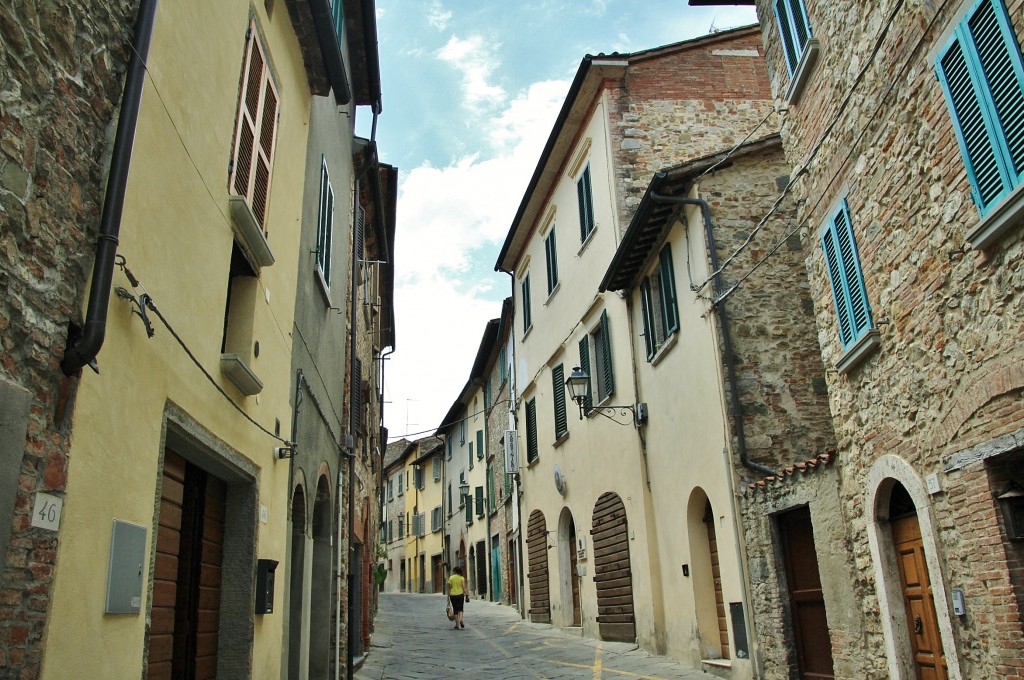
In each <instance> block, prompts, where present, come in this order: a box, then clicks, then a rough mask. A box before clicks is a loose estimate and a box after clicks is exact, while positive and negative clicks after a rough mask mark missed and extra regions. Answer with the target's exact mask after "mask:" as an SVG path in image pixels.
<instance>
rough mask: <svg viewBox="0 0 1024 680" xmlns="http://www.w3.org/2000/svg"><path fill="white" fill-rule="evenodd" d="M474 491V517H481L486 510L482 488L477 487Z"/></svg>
mask: <svg viewBox="0 0 1024 680" xmlns="http://www.w3.org/2000/svg"><path fill="white" fill-rule="evenodd" d="M474 491H475V496H476V499H475V503H476V516H477V517H483V516H484V512H485V511H486V508H485V507H484V487H482V486H478V487H476V489H474Z"/></svg>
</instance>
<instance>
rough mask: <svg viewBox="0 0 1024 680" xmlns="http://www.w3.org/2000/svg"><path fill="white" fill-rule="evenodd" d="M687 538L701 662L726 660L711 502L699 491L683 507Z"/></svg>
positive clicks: (726, 627) (726, 632)
mask: <svg viewBox="0 0 1024 680" xmlns="http://www.w3.org/2000/svg"><path fill="white" fill-rule="evenodd" d="M686 519H687V535H688V536H689V539H690V574H691V582H692V584H693V601H694V605H695V609H696V611H695V612H694V613H695V615H696V618H697V630H698V631H699V633H700V643H701V655H702V656H703V658H705V659H728V658H729V624H728V621H727V619H726V613H725V596H724V595H723V591H722V570H721V565H720V564H719V557H718V532H717V530H716V528H715V513H714V510H713V509H712V507H711V501H709V500H708V497H707V495H706V494H705V493H704V490H703V489H699V488H698V489H694V490H693V492H692V493H691V494H690V501H689V503H688V504H687V511H686Z"/></svg>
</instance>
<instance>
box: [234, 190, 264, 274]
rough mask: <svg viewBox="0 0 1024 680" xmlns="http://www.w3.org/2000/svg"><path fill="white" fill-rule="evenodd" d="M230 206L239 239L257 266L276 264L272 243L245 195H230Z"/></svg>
mask: <svg viewBox="0 0 1024 680" xmlns="http://www.w3.org/2000/svg"><path fill="white" fill-rule="evenodd" d="M228 208H229V209H230V212H231V224H232V226H233V231H234V232H235V234H236V235H237V236H238V240H239V241H240V242H241V244H242V245H243V246H244V248H245V251H246V253H247V254H248V255H249V256H250V257H251V258H252V259H253V262H254V263H255V264H256V265H257V266H262V267H269V266H270V265H272V264H274V254H273V253H272V252H270V244H268V243H267V238H266V236H264V234H263V229H261V228H260V225H259V223H258V222H257V221H256V216H255V215H253V214H252V208H250V207H249V203H248V202H247V201H246V200H245V196H235V195H232V196H228Z"/></svg>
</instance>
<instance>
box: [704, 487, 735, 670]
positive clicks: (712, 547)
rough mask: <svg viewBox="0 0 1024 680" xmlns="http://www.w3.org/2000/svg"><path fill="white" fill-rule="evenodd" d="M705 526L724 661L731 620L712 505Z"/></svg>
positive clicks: (719, 643)
mask: <svg viewBox="0 0 1024 680" xmlns="http://www.w3.org/2000/svg"><path fill="white" fill-rule="evenodd" d="M704 525H705V526H706V527H707V532H708V553H709V554H710V556H711V576H712V578H713V579H714V581H715V615H716V617H717V618H718V647H719V650H720V652H721V654H722V658H723V659H728V658H729V620H728V619H727V618H726V615H725V593H724V591H723V589H722V566H721V564H720V563H719V561H718V533H717V531H716V530H715V513H714V512H713V511H712V509H711V503H710V502H709V503H708V504H707V507H705V509H704Z"/></svg>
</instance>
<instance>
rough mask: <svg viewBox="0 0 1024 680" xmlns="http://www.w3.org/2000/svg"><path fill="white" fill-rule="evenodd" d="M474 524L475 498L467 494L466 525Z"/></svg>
mask: <svg viewBox="0 0 1024 680" xmlns="http://www.w3.org/2000/svg"><path fill="white" fill-rule="evenodd" d="M472 523H473V497H472V496H470V495H469V494H466V524H472Z"/></svg>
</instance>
